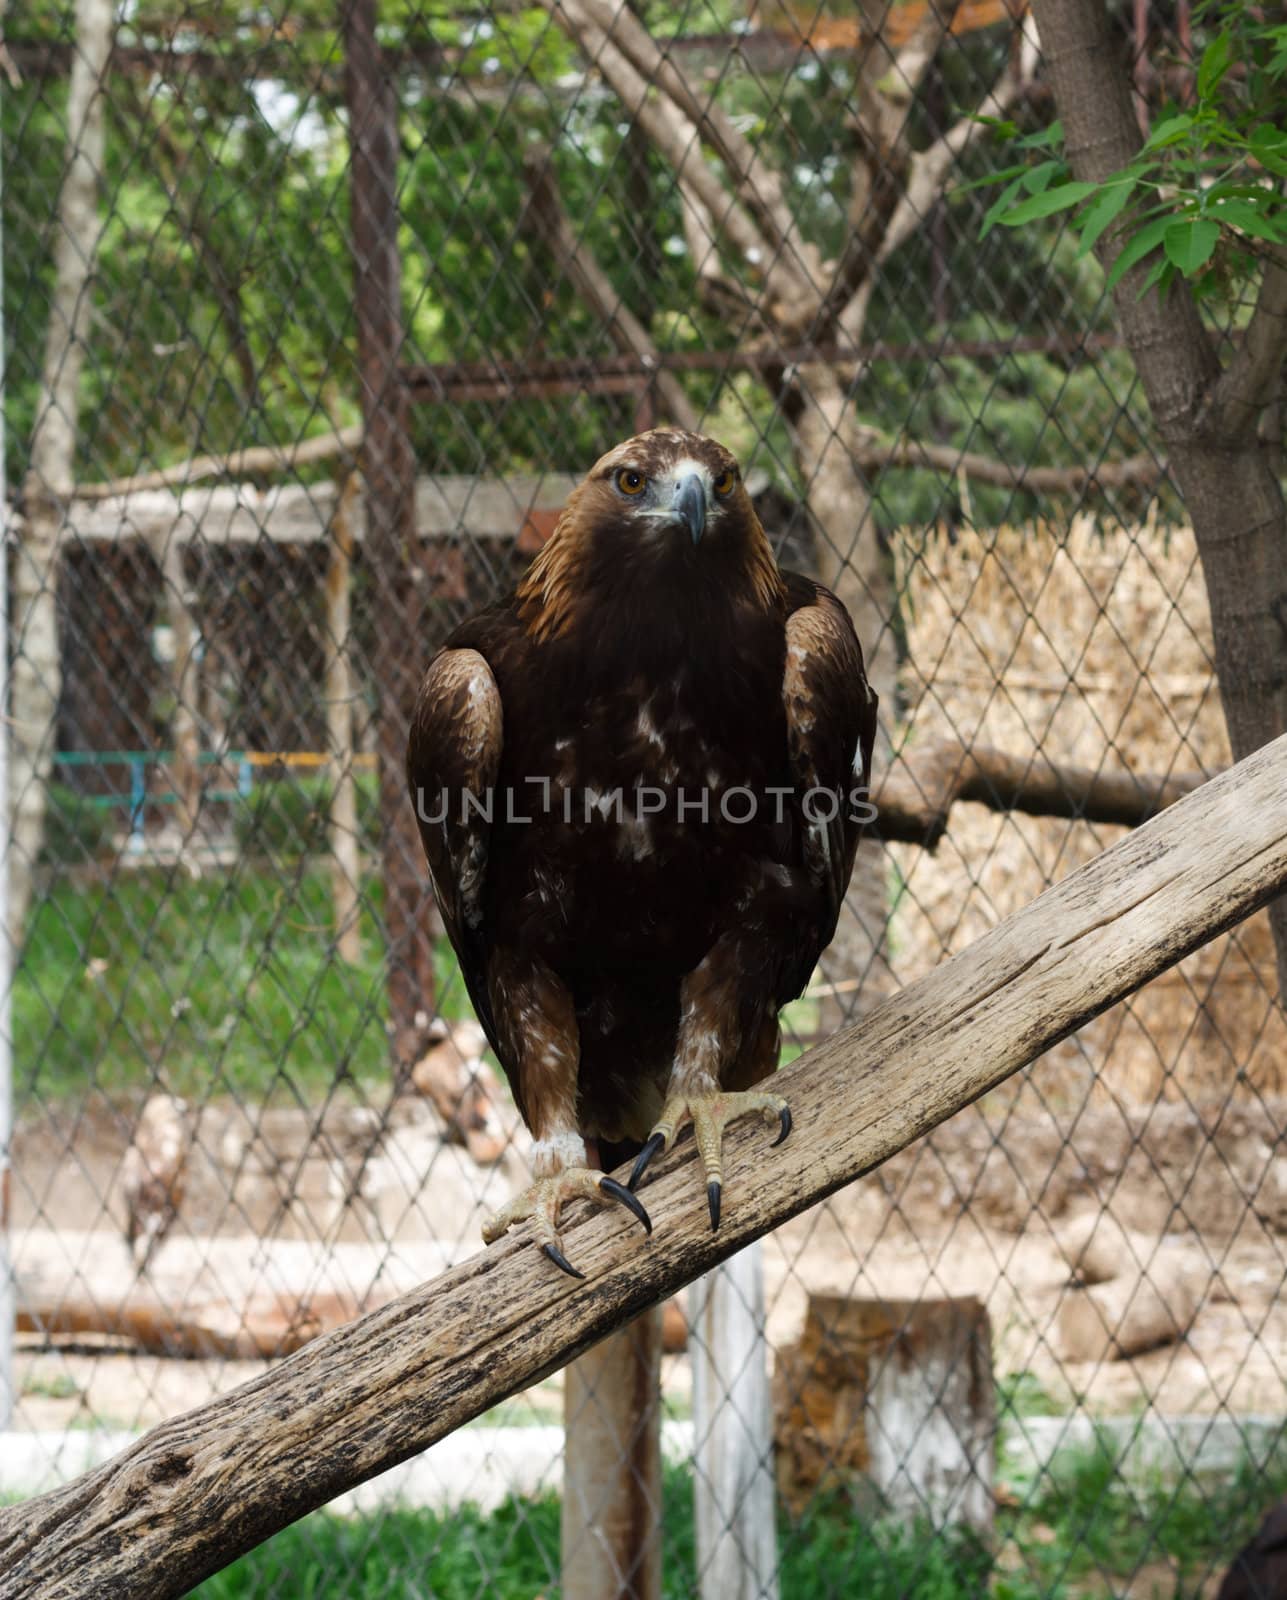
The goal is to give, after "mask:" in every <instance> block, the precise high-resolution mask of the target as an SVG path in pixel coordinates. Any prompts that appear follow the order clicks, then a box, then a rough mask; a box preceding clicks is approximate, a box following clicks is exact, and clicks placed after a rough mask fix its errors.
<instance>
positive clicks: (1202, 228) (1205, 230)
mask: <svg viewBox="0 0 1287 1600" xmlns="http://www.w3.org/2000/svg"><path fill="white" fill-rule="evenodd" d="M1219 242H1220V224H1219V223H1218V222H1211V221H1209V220H1207V219H1205V218H1202V217H1185V218H1184V219H1183V220H1182V221H1180V222H1173V223H1172V224H1171V225H1170V227H1169V228H1168V229H1167V230H1166V233H1165V234H1164V235H1163V238H1162V243H1163V245H1164V247H1165V249H1166V256H1167V260H1168V261H1173V262H1174V263H1175V265H1176V266H1177V267H1178V268H1179V269H1180V271H1181V272H1182V273H1183V274H1184V276H1185V277H1186V278H1191V277H1193V275H1194V274H1195V273H1196V272H1199V271H1200V270H1201V269H1202V268H1203V267H1205V266H1206V264H1207V262H1208V261H1210V259H1211V254H1212V251H1214V249H1215V247H1216V245H1217V244H1219Z"/></svg>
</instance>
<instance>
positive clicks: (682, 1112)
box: [630, 1089, 791, 1233]
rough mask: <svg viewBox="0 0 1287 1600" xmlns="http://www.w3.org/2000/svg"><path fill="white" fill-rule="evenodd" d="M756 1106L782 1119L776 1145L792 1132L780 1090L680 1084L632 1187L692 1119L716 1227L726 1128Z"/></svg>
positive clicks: (770, 1118) (641, 1155)
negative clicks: (684, 1088)
mask: <svg viewBox="0 0 1287 1600" xmlns="http://www.w3.org/2000/svg"><path fill="white" fill-rule="evenodd" d="M752 1111H758V1112H759V1113H760V1115H761V1116H762V1117H763V1118H764V1120H765V1121H766V1122H776V1123H778V1124H779V1125H780V1127H781V1129H782V1131H781V1133H779V1134H778V1136H777V1138H776V1139H775V1140H774V1141H773V1144H774V1145H775V1146H776V1145H780V1144H781V1143H782V1141H783V1139H785V1138H786V1136H787V1134H789V1133H790V1132H791V1108H790V1107H789V1106H788V1105H787V1103H786V1101H785V1100H783V1099H782V1097H781V1096H780V1095H776V1094H763V1093H762V1092H761V1091H759V1090H758V1089H746V1090H733V1089H729V1090H724V1089H712V1090H710V1091H709V1092H706V1093H702V1092H700V1091H696V1090H690V1091H688V1092H684V1091H682V1090H681V1091H680V1092H679V1093H678V1094H672V1095H669V1096H667V1099H666V1103H665V1105H664V1106H662V1108H661V1117H660V1118H659V1120H658V1122H657V1126H656V1127H655V1128H654V1129H653V1131H652V1134H651V1136H650V1137H649V1140H648V1143H647V1144H646V1145H644V1147H643V1149H642V1150H641V1151H640V1152H639V1155H638V1157H637V1159H636V1161H635V1165H634V1170H633V1171H632V1172H631V1174H630V1187H631V1188H632V1189H633V1188H635V1187H636V1186H637V1184H638V1182H639V1180H640V1178H642V1177H643V1175H644V1171H645V1169H646V1168H647V1166H648V1163H649V1162H650V1161H651V1160H652V1158H653V1157H654V1156H655V1155H656V1154H657V1152H658V1151H659V1150H669V1149H670V1147H671V1145H672V1144H673V1143H674V1141H675V1135H676V1134H677V1133H678V1132H679V1130H680V1129H681V1128H682V1127H683V1126H684V1124H685V1123H688V1122H691V1123H692V1125H693V1133H694V1135H695V1136H696V1139H697V1150H698V1154H699V1155H700V1156H701V1158H702V1167H703V1169H704V1171H705V1173H706V1201H707V1204H708V1205H709V1206H710V1212H711V1232H712V1233H713V1232H714V1231H715V1229H716V1228H718V1227H719V1203H720V1194H721V1191H722V1187H723V1182H724V1164H723V1163H724V1129H725V1128H726V1127H727V1126H728V1125H729V1123H730V1122H732V1121H734V1120H735V1119H736V1118H737V1117H744V1116H746V1115H747V1114H748V1113H750V1112H752Z"/></svg>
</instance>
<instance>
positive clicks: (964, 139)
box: [822, 61, 1024, 341]
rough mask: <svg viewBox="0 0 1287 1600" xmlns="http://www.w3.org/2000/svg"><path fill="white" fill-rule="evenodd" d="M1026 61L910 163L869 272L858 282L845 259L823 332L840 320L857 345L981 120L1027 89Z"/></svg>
mask: <svg viewBox="0 0 1287 1600" xmlns="http://www.w3.org/2000/svg"><path fill="white" fill-rule="evenodd" d="M1023 70H1024V67H1023V64H1022V61H1021V65H1020V68H1019V70H1018V71H1016V70H1015V69H1014V68H1013V67H1011V66H1007V67H1006V68H1005V69H1004V70H1003V71H1002V73H1001V75H1000V77H999V78H998V79H997V81H996V83H995V84H994V85H993V87H992V89H991V90H990V91H989V93H988V94H987V95H986V96H985V97H984V99H983V100H982V102H981V103H980V105H979V107H978V109H977V112H976V113H975V115H973V116H968V117H962V118H961V119H960V121H959V122H957V123H955V124H954V125H953V126H952V127H951V128H949V129H948V130H947V132H946V133H944V134H943V135H942V136H941V137H940V138H938V139H936V140H935V141H934V143H933V144H932V145H930V146H929V147H928V148H927V149H925V150H918V151H916V152H915V153H914V154H913V155H912V156H911V157H910V159H909V162H908V170H907V180H906V182H905V184H904V186H903V192H902V194H901V195H899V197H898V201H897V203H896V205H895V206H894V208H893V210H892V211H891V213H890V216H889V221H888V222H887V223H886V224H885V228H884V231H883V232H882V234H881V237H880V241H879V243H878V244H877V246H876V249H875V251H874V252H873V253H872V256H871V259H870V269H869V270H868V271H867V272H865V273H864V274H863V275H862V276H861V277H859V276H858V275H857V274H856V273H855V272H854V270H853V265H854V264H853V263H852V262H850V261H848V260H847V259H842V261H841V265H840V268H839V269H838V271H837V275H836V288H835V289H833V290H832V292H831V293H830V294H829V295H828V298H827V307H826V310H825V312H824V314H823V319H822V327H823V329H824V332H825V331H826V330H827V329H828V328H829V326H830V322H831V320H832V318H833V317H835V319H836V322H837V326H838V327H839V329H840V332H841V334H842V336H843V337H844V338H846V339H850V340H853V341H857V340H858V339H859V338H860V337H861V335H862V331H863V327H864V326H865V324H866V321H867V308H868V306H869V304H870V302H871V296H872V292H873V290H874V289H875V285H876V279H877V278H878V276H879V274H880V272H881V269H882V268H883V267H885V266H886V265H887V264H888V263H889V261H890V259H891V258H892V257H893V256H894V254H895V253H896V252H897V251H898V250H901V249H902V247H903V245H904V244H906V243H907V241H908V239H910V238H911V237H912V235H913V234H914V233H915V232H916V231H917V230H918V229H919V228H921V227H923V226H924V223H925V220H926V218H927V217H928V216H929V213H930V209H931V207H932V206H933V205H934V203H935V202H936V201H937V200H938V199H940V197H941V196H942V194H943V191H944V189H945V188H946V186H947V180H948V174H949V173H950V172H951V171H952V170H953V169H954V168H955V166H956V164H957V163H958V162H959V161H960V158H961V156H962V155H963V153H964V152H965V151H966V149H968V147H969V146H970V145H971V144H972V143H973V142H974V141H975V140H976V139H977V138H978V137H979V135H980V133H981V132H982V130H983V126H984V124H983V123H981V122H980V121H979V120H978V119H979V117H984V116H988V117H1004V116H1005V114H1006V112H1007V111H1008V110H1009V109H1010V107H1011V106H1012V105H1013V104H1014V102H1015V101H1016V100H1017V99H1018V97H1019V95H1020V93H1021V92H1022V89H1023V81H1022V72H1023Z"/></svg>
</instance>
